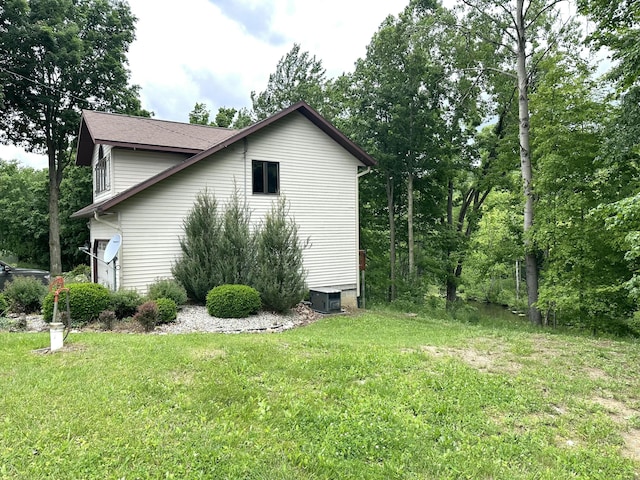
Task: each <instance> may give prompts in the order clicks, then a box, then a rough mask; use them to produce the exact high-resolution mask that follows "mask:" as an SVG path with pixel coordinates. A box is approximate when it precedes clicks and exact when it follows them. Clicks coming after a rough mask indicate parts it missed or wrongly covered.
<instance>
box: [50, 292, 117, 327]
mask: <svg viewBox="0 0 640 480" xmlns="http://www.w3.org/2000/svg"><path fill="white" fill-rule="evenodd" d="M67 288H68V289H69V309H70V310H71V321H73V322H77V323H80V324H84V323H88V322H91V321H92V320H96V319H97V318H98V316H99V315H100V312H102V311H103V310H106V309H107V308H109V304H110V301H111V296H110V295H109V290H107V288H106V287H104V286H102V285H99V284H97V283H72V284H70V285H67ZM53 302H54V293H53V292H49V294H47V296H46V297H45V298H44V301H43V303H42V315H43V318H44V321H45V322H50V321H51V320H52V317H53ZM66 308H67V292H60V296H59V298H58V311H60V312H64V311H66Z"/></svg>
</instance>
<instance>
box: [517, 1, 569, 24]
mask: <svg viewBox="0 0 640 480" xmlns="http://www.w3.org/2000/svg"><path fill="white" fill-rule="evenodd" d="M565 1H566V0H553V1H552V2H551V3H550V4H549V5H547V6H545V7H544V8H543V9H541V10H540V11H539V12H538V13H536V16H535V17H533V19H532V20H531V21H530V22H528V23H527V24H526V25H525V27H524V28H525V30H526V29H528V28H529V27H531V25H533V24H534V23H535V22H536V21H537V20H538V18H540V17H541V16H542V15H543V14H544V13H545V12H547V11H548V10H551V9H552V8H553V7H555V6H556V5H558V4H559V3H560V2H565ZM529 7H531V2H529V5H527V9H526V10H525V12H524V18H527V14H528V13H529Z"/></svg>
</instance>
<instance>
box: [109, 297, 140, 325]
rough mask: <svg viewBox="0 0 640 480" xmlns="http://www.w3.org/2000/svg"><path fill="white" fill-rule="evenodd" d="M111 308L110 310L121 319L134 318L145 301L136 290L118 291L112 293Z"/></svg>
mask: <svg viewBox="0 0 640 480" xmlns="http://www.w3.org/2000/svg"><path fill="white" fill-rule="evenodd" d="M109 295H110V296H111V306H110V307H109V308H110V310H113V312H114V313H115V314H116V317H117V318H119V319H123V318H127V317H133V316H134V315H135V314H136V309H137V308H138V307H139V306H140V305H142V303H143V301H144V300H143V299H142V297H141V296H140V294H139V293H138V292H136V291H135V290H118V291H116V292H110V293H109Z"/></svg>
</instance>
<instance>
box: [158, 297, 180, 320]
mask: <svg viewBox="0 0 640 480" xmlns="http://www.w3.org/2000/svg"><path fill="white" fill-rule="evenodd" d="M154 301H155V302H156V305H157V306H158V323H169V322H173V321H174V320H175V319H176V318H177V317H178V306H177V305H176V302H174V301H173V300H172V299H170V298H157V299H156V300H154Z"/></svg>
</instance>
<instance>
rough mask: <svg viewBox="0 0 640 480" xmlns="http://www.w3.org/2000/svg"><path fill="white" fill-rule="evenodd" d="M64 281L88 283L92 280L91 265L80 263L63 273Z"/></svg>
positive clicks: (66, 282)
mask: <svg viewBox="0 0 640 480" xmlns="http://www.w3.org/2000/svg"><path fill="white" fill-rule="evenodd" d="M63 278H64V283H65V284H69V283H88V282H90V281H91V267H90V266H89V265H84V264H80V265H77V266H75V267H74V268H73V270H71V271H70V272H67V273H65V274H63Z"/></svg>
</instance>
